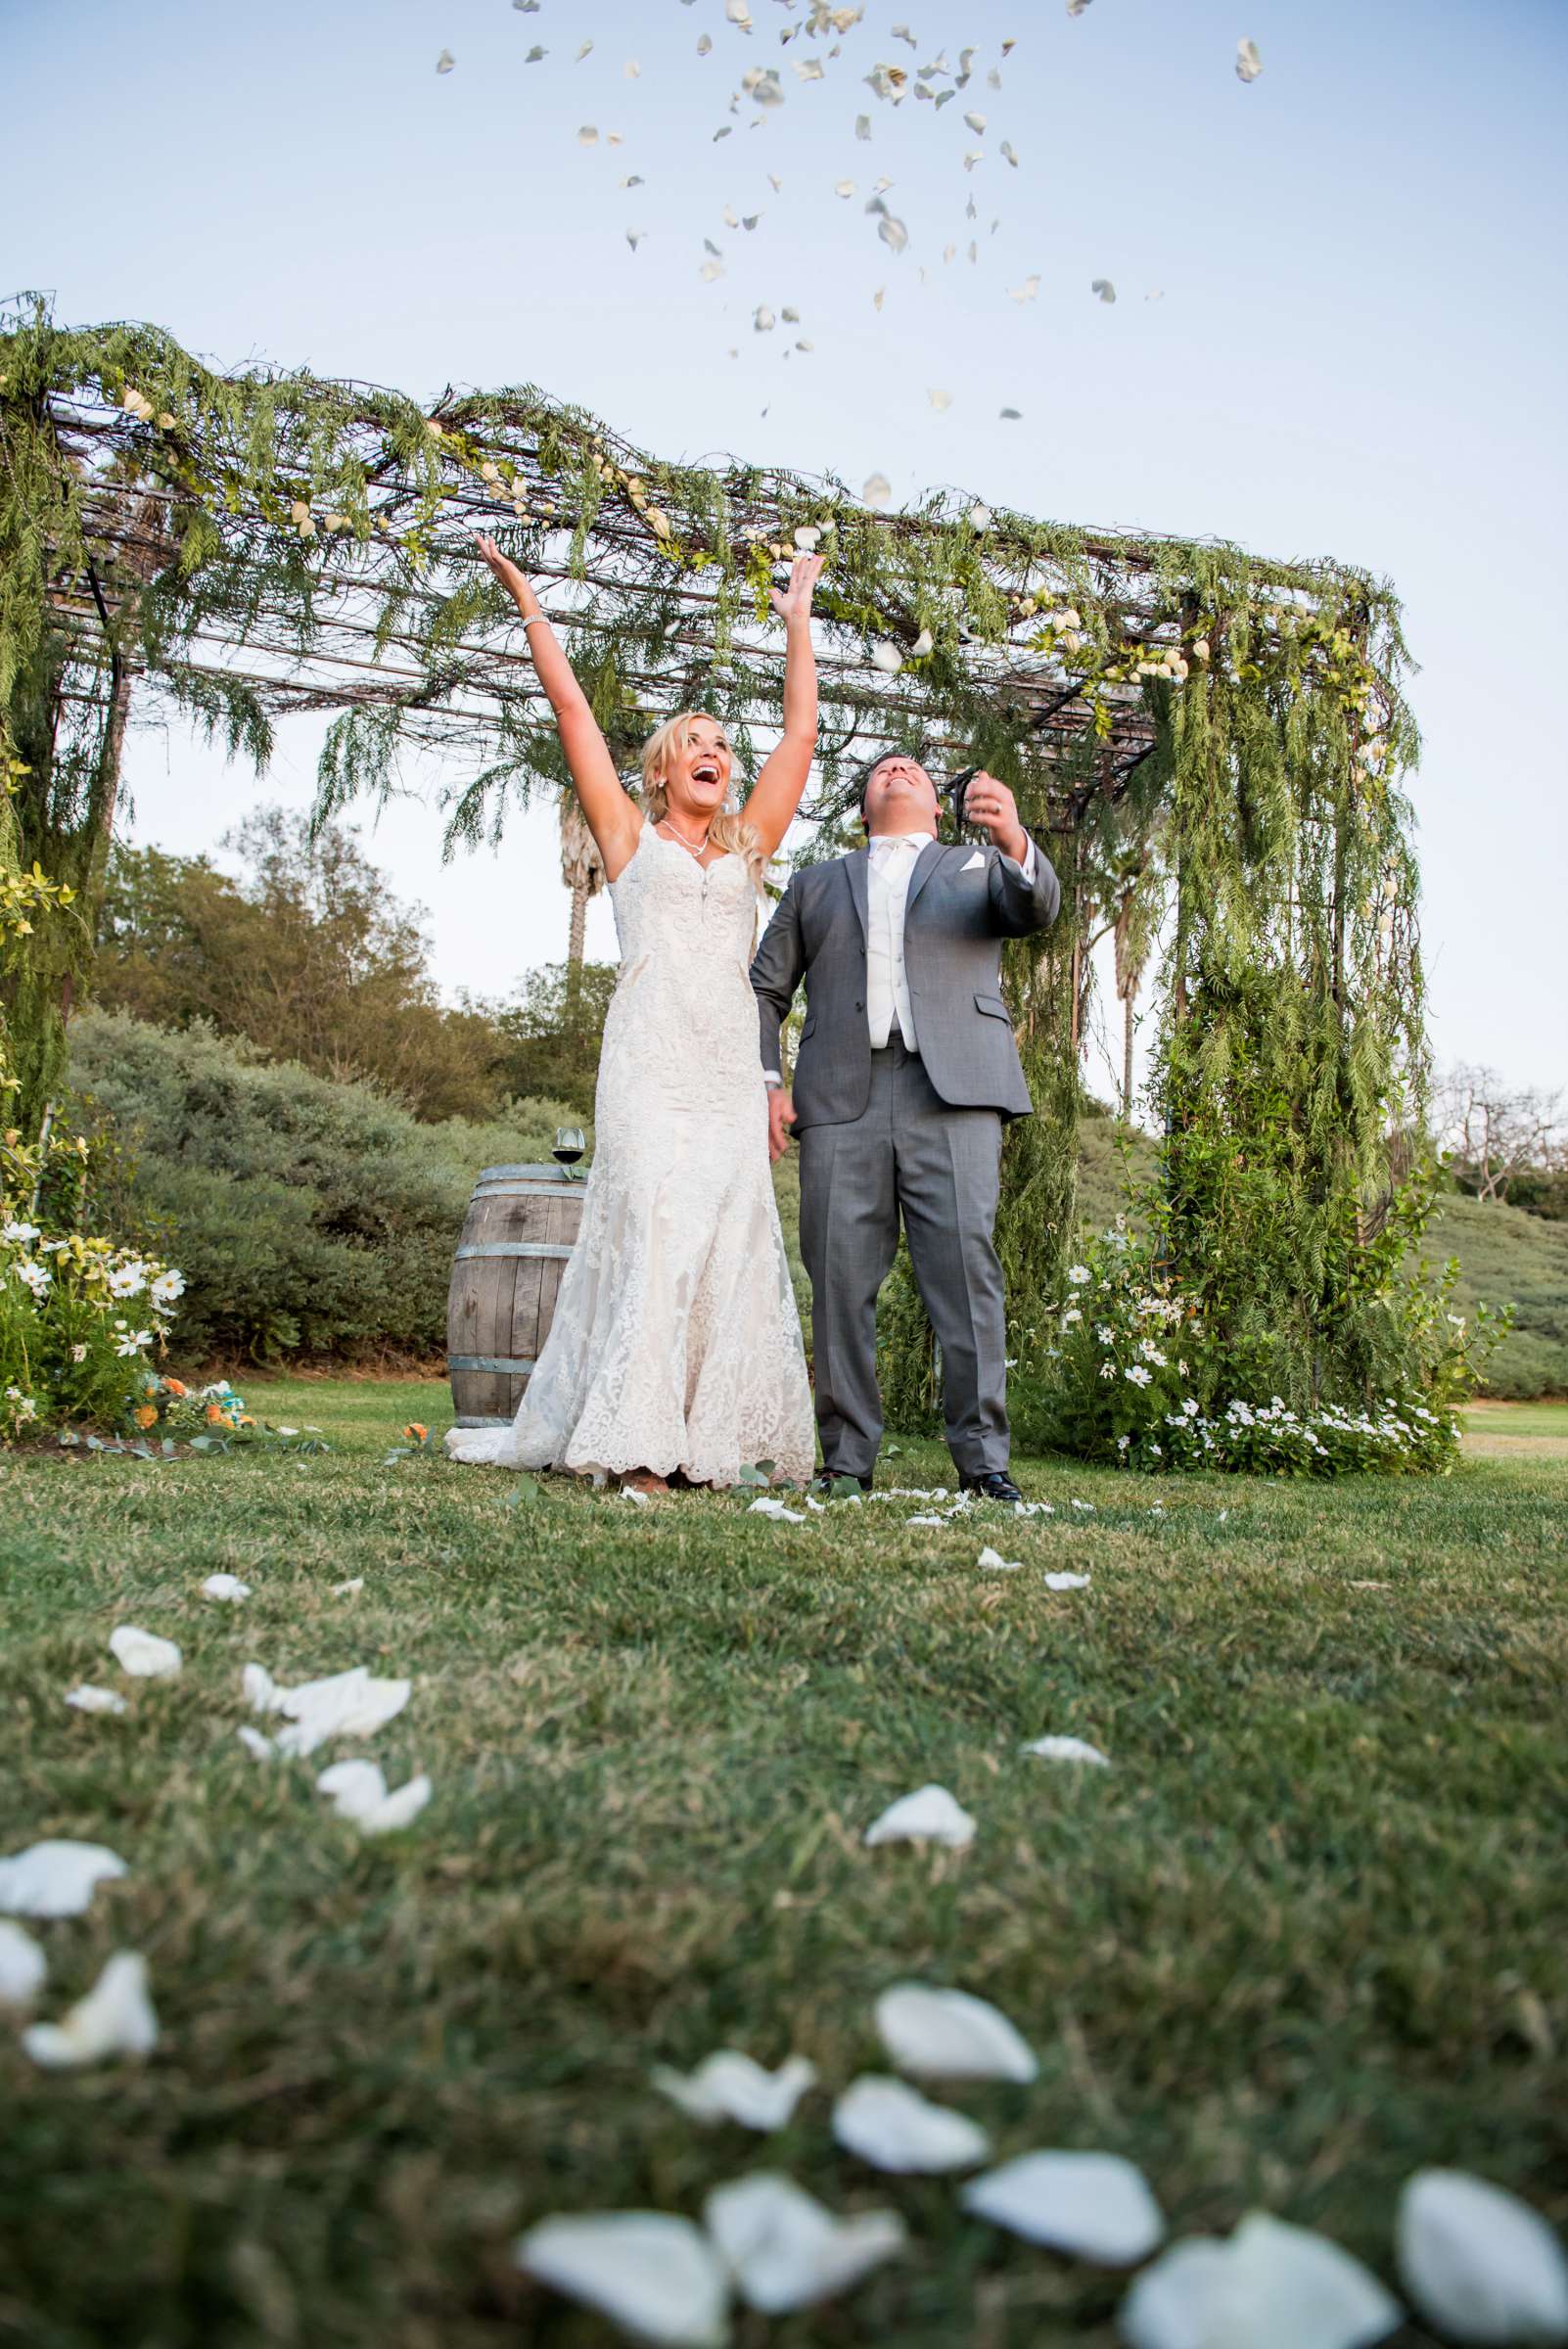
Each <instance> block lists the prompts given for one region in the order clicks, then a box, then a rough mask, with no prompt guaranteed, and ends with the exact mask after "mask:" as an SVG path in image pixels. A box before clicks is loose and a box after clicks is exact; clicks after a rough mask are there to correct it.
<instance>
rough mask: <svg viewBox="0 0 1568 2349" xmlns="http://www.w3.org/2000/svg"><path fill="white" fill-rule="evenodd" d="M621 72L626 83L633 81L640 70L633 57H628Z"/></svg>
mask: <svg viewBox="0 0 1568 2349" xmlns="http://www.w3.org/2000/svg"><path fill="white" fill-rule="evenodd" d="M621 70H622V72H623V74H624V75H625V77H626V79H627V80H628V81H635V80H636V78H637V76H638V74H639V73H640V72H641V71H642V68H641V66H640V65H639V64H638V63H637V60H636V59H635V58H634V57H628V58H627V60H626V62H625V64H624V65H623V67H622V69H621Z"/></svg>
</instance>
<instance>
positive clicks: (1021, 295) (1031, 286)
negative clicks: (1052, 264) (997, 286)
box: [1007, 275, 1039, 301]
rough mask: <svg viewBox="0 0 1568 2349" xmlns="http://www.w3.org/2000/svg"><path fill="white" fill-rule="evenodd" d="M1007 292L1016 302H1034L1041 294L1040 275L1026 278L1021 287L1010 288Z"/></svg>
mask: <svg viewBox="0 0 1568 2349" xmlns="http://www.w3.org/2000/svg"><path fill="white" fill-rule="evenodd" d="M1007 292H1008V294H1009V296H1010V298H1011V299H1013V300H1014V301H1033V300H1034V299H1035V297H1036V295H1037V294H1038V292H1039V278H1038V275H1035V276H1031V277H1026V278H1025V280H1024V282H1023V284H1022V285H1021V286H1009V287H1008V289H1007Z"/></svg>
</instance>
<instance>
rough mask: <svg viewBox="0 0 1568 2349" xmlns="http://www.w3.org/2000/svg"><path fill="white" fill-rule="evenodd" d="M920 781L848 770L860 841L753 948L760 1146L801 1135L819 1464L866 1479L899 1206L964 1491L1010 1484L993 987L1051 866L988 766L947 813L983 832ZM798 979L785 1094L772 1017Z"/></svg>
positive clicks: (1011, 1047) (999, 1066)
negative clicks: (949, 829)
mask: <svg viewBox="0 0 1568 2349" xmlns="http://www.w3.org/2000/svg"><path fill="white" fill-rule="evenodd" d="M940 813H941V806H940V803H939V800H938V797H937V787H936V785H935V784H934V783H933V782H932V780H931V777H930V776H929V775H928V774H927V772H926V770H925V768H924V767H923V766H922V765H921V764H920V763H919V761H918V760H914V759H910V758H906V757H904V756H903V754H902V753H901V752H888V753H885V754H884V755H883V757H881V758H880V759H877V760H873V762H872V763H871V765H870V766H869V767H867V768H866V770H865V772H864V774H863V776H862V777H861V790H860V816H861V821H862V822H863V823H864V825H865V829H866V834H867V846H866V847H865V848H863V849H857V850H855V851H854V852H853V854H851V855H848V856H840V857H838V858H836V859H835V860H834V861H833V862H832V863H827V864H814V865H807V866H806V867H804V868H803V870H801V871H800V872H797V873H796V874H795V875H794V876H793V877H792V879H791V881H790V885H789V887H788V889H786V891H785V892H784V896H783V898H781V900H780V902H779V906H778V910H777V912H776V913H775V914H774V916H773V919H772V921H771V922H770V923H769V924H768V927H767V930H766V933H765V934H764V936H763V939H762V943H761V946H759V948H758V950H757V958H756V960H755V962H754V963H753V964H752V985H753V987H754V988H755V989H756V990H757V998H758V1004H759V1008H760V1011H761V1045H762V1070H763V1075H764V1077H765V1079H766V1082H767V1084H768V1088H769V1091H768V1111H767V1117H768V1147H769V1150H770V1151H771V1153H772V1156H773V1157H774V1158H780V1157H782V1155H783V1153H784V1151H785V1149H786V1148H787V1147H788V1142H789V1133H788V1128H790V1127H791V1126H792V1125H793V1126H795V1127H796V1128H798V1130H799V1134H800V1142H801V1254H802V1256H803V1257H804V1258H805V1260H806V1268H807V1272H808V1273H809V1274H810V1276H811V1332H812V1340H813V1353H814V1357H815V1359H814V1370H815V1378H816V1422H817V1429H818V1432H819V1434H820V1436H821V1439H822V1463H823V1480H822V1481H825V1482H827V1483H831V1482H832V1480H833V1479H834V1478H835V1477H840V1476H853V1477H856V1478H858V1480H859V1482H860V1484H861V1485H862V1486H863V1487H864V1489H865V1490H866V1491H867V1492H869V1491H870V1489H871V1472H872V1468H873V1466H874V1464H875V1461H876V1456H877V1447H878V1444H879V1443H880V1441H881V1437H882V1398H881V1395H880V1393H879V1392H878V1388H877V1376H876V1351H877V1328H876V1301H877V1291H878V1290H879V1289H880V1288H881V1286H882V1283H883V1280H884V1279H885V1277H886V1275H887V1272H888V1269H889V1267H890V1266H891V1265H892V1263H893V1258H894V1252H895V1250H896V1249H897V1247H898V1243H899V1215H900V1213H901V1215H902V1218H903V1226H904V1230H905V1231H906V1233H907V1234H908V1239H909V1255H910V1260H911V1262H912V1263H913V1266H914V1273H915V1279H916V1281H917V1282H918V1283H919V1287H920V1294H921V1297H922V1298H923V1299H924V1301H925V1308H926V1312H927V1313H929V1315H930V1316H931V1325H932V1327H933V1329H934V1330H935V1331H936V1334H937V1342H938V1344H939V1345H940V1346H941V1348H942V1376H943V1404H944V1408H945V1419H946V1430H947V1447H948V1450H949V1451H951V1453H952V1456H953V1459H954V1462H955V1463H956V1465H957V1469H958V1476H959V1482H960V1485H961V1486H962V1488H963V1490H964V1491H965V1492H970V1493H979V1494H982V1495H984V1496H986V1497H988V1498H991V1499H993V1500H1006V1501H1012V1500H1017V1499H1019V1498H1021V1495H1020V1494H1019V1491H1018V1487H1017V1486H1016V1485H1015V1484H1014V1483H1013V1481H1012V1479H1011V1477H1010V1476H1009V1475H1008V1473H1007V1443H1008V1439H1007V1402H1006V1383H1007V1382H1006V1359H1005V1352H1006V1332H1005V1321H1004V1314H1003V1297H1002V1276H1001V1267H1000V1266H999V1265H998V1263H997V1261H996V1251H995V1249H994V1247H993V1246H992V1225H993V1223H994V1221H995V1218H996V1185H997V1173H998V1168H999V1165H1000V1159H1001V1132H1002V1121H1003V1119H1005V1118H1016V1117H1024V1116H1027V1115H1028V1113H1029V1110H1030V1107H1031V1103H1030V1098H1029V1091H1028V1088H1027V1086H1026V1085H1025V1082H1024V1072H1023V1070H1022V1068H1021V1067H1020V1066H1019V1060H1018V1049H1017V1046H1016V1045H1015V1043H1014V1041H1013V1031H1012V1026H1011V1023H1010V1021H1009V1019H1008V1016H1007V1006H1006V1005H1005V1004H1004V1003H1003V1001H1002V999H1001V994H1000V992H999V973H1000V967H1001V942H1002V940H1003V939H1004V938H1023V937H1025V936H1027V935H1028V934H1029V933H1030V932H1031V931H1034V930H1044V929H1047V928H1048V927H1049V925H1050V924H1051V922H1053V921H1054V920H1055V918H1056V909H1057V906H1058V904H1059V903H1060V901H1061V891H1060V890H1059V888H1058V887H1057V881H1056V875H1055V874H1054V872H1053V871H1052V870H1051V867H1050V865H1049V864H1048V863H1047V862H1046V860H1045V857H1044V856H1043V855H1042V854H1041V852H1040V851H1039V850H1038V848H1037V847H1036V845H1035V843H1034V842H1033V841H1032V840H1031V839H1030V837H1029V835H1028V833H1027V832H1025V830H1024V829H1023V826H1022V825H1021V824H1020V823H1019V820H1018V809H1017V807H1016V806H1015V805H1014V801H1013V795H1012V793H1011V792H1010V791H1009V790H1008V788H1007V786H1006V784H1005V783H998V782H997V781H996V779H995V777H994V776H992V775H988V774H986V773H984V772H979V773H976V774H975V775H973V776H972V777H971V779H970V781H969V784H968V789H967V793H966V794H965V798H964V804H963V819H964V820H965V821H966V822H970V823H978V824H980V825H983V826H984V827H985V829H986V830H987V831H988V832H989V833H990V834H991V838H992V847H991V848H990V849H989V850H980V849H971V848H968V847H958V848H945V847H944V846H943V845H942V844H941V843H940V842H939V840H938V838H937V826H938V820H939V817H940ZM803 979H804V980H805V981H806V1006H807V1008H806V1022H805V1025H804V1027H803V1028H802V1030H801V1047H800V1052H799V1055H798V1059H797V1065H796V1071H795V1099H794V1101H793V1102H792V1101H791V1099H790V1096H789V1094H788V1093H787V1092H786V1091H785V1089H784V1084H783V1078H782V1074H781V1071H782V1065H783V1064H782V1060H781V1056H780V1052H779V1030H780V1027H781V1025H782V1023H783V1021H784V1020H785V1018H786V1017H787V1015H788V1012H789V1008H790V1005H791V1002H792V1001H793V1000H794V996H795V990H796V989H797V988H798V987H799V986H800V984H801V981H802V980H803Z"/></svg>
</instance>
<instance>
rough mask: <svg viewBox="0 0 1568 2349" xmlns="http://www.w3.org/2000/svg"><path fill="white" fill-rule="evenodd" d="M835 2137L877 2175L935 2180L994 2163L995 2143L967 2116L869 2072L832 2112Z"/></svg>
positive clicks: (856, 2082) (848, 2090)
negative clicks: (949, 2172)
mask: <svg viewBox="0 0 1568 2349" xmlns="http://www.w3.org/2000/svg"><path fill="white" fill-rule="evenodd" d="M833 2135H834V2137H835V2138H836V2139H837V2140H838V2142H839V2143H840V2144H841V2145H843V2147H844V2148H845V2150H846V2152H849V2153H854V2154H857V2155H858V2156H859V2158H860V2160H861V2161H868V2162H869V2163H870V2164H871V2166H872V2168H873V2169H878V2170H893V2171H896V2172H897V2173H899V2175H900V2176H908V2175H910V2174H911V2173H913V2174H918V2175H921V2176H928V2177H930V2176H936V2175H939V2174H940V2173H941V2172H943V2171H945V2170H969V2169H973V2168H974V2166H975V2164H976V2162H978V2161H988V2160H989V2159H990V2158H991V2140H990V2138H989V2137H988V2136H987V2135H986V2132H985V2130H984V2129H982V2128H981V2127H980V2126H979V2124H978V2123H977V2122H975V2121H972V2120H971V2119H970V2118H969V2116H968V2114H967V2113H963V2112H949V2111H948V2109H947V2107H946V2106H945V2104H932V2103H929V2102H928V2101H927V2099H926V2098H925V2097H924V2096H921V2095H920V2093H919V2091H918V2090H917V2089H913V2088H910V2087H909V2086H908V2085H907V2083H906V2082H904V2081H902V2080H894V2079H890V2078H887V2077H886V2076H884V2075H883V2074H881V2073H876V2072H867V2073H866V2074H865V2075H864V2077H863V2078H861V2079H859V2080H853V2081H852V2082H851V2083H850V2086H849V2087H848V2088H847V2089H846V2090H845V2092H844V2094H843V2096H840V2098H839V2100H838V2102H837V2103H836V2104H835V2105H834V2107H833Z"/></svg>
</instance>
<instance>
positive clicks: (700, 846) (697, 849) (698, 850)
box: [659, 815, 708, 864]
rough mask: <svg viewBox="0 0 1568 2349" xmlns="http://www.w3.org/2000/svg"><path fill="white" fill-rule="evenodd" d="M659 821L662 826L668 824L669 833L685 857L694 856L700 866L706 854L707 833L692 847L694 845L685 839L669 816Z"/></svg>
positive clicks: (663, 816) (662, 817)
mask: <svg viewBox="0 0 1568 2349" xmlns="http://www.w3.org/2000/svg"><path fill="white" fill-rule="evenodd" d="M659 821H660V822H661V823H662V824H669V829H670V832H671V833H672V834H673V836H674V838H675V839H676V840H677V841H678V842H679V843H680V845H681V847H682V848H683V849H684V850H685V852H686V853H687V855H688V856H694V857H695V858H696V859H697V862H698V863H699V864H701V862H702V860H703V858H704V856H705V855H706V854H707V853H708V835H707V833H706V832H705V833H704V834H703V836H702V839H701V840H699V841H698V842H696V843H695V845H694V844H693V843H692V842H691V841H689V840H688V839H687V838H686V835H685V833H684V832H682V830H681V829H680V826H679V825H678V824H677V823H675V822H674V820H673V819H672V818H671V817H670V816H669V815H662V816H661V817H660V818H659Z"/></svg>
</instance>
